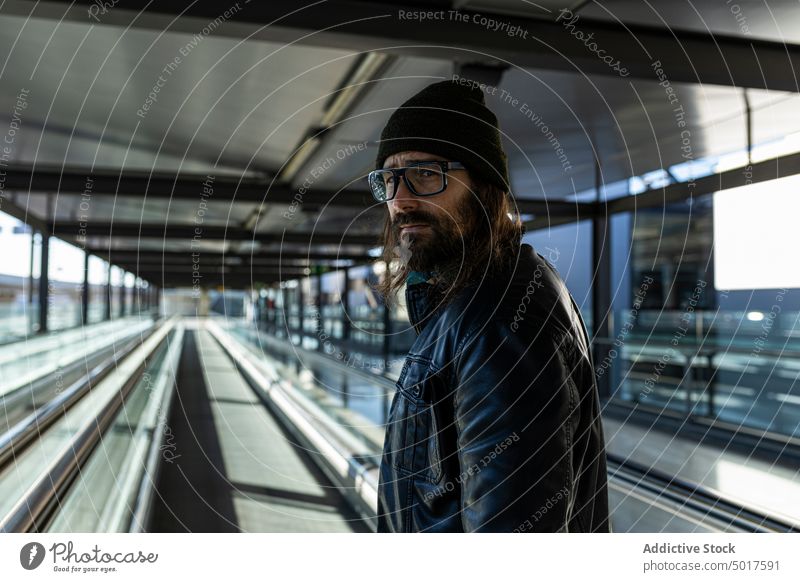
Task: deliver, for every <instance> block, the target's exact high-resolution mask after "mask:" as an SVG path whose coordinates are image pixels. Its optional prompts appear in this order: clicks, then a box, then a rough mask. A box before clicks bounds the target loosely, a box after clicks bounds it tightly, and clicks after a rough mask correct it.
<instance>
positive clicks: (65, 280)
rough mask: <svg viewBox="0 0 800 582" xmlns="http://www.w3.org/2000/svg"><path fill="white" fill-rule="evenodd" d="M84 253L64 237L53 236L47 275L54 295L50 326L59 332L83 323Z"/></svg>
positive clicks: (49, 317)
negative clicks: (64, 239) (63, 239)
mask: <svg viewBox="0 0 800 582" xmlns="http://www.w3.org/2000/svg"><path fill="white" fill-rule="evenodd" d="M83 260H84V252H83V251H82V250H81V249H79V248H78V247H75V246H73V245H71V244H69V243H66V242H64V241H62V240H61V239H58V238H55V237H50V254H49V258H48V269H47V277H48V282H49V291H50V296H49V297H48V308H47V319H48V321H47V329H48V330H50V331H55V330H58V329H66V328H69V327H75V326H77V325H80V324H81V321H82V310H83V303H82V298H81V294H82V292H83V277H84V272H83V267H84V263H83Z"/></svg>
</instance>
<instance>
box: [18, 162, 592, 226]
mask: <svg viewBox="0 0 800 582" xmlns="http://www.w3.org/2000/svg"><path fill="white" fill-rule="evenodd" d="M204 187H205V188H206V190H204ZM5 188H6V190H7V191H18V192H40V193H47V192H58V193H59V195H64V194H72V195H83V194H84V193H87V192H88V195H90V196H115V195H116V196H134V197H136V198H144V197H147V198H166V199H170V200H194V201H196V202H197V203H198V204H199V203H200V202H201V201H216V202H257V203H262V202H268V203H273V204H287V205H296V206H299V207H302V208H303V210H306V211H308V210H313V209H318V208H322V207H325V206H326V205H327V206H337V207H353V208H370V207H374V209H375V210H379V209H381V208H382V205H381V204H378V203H376V202H375V200H374V199H373V198H372V195H371V194H370V193H369V192H367V191H362V190H342V191H340V192H335V191H331V190H321V189H320V190H315V189H314V188H313V186H311V187H309V188H308V189H307V190H305V191H304V192H303V193H302V194H300V193H299V191H298V190H297V189H294V188H291V187H290V186H288V185H286V184H279V183H274V184H270V183H269V182H267V181H262V180H255V179H252V178H247V179H243V180H239V178H233V177H230V176H217V177H214V178H213V179H209V176H208V175H207V174H185V173H182V174H165V173H163V172H162V173H154V174H152V175H150V174H149V173H148V172H140V171H129V170H125V171H123V170H119V169H109V168H106V169H102V170H94V171H89V170H88V169H81V168H76V167H72V168H64V169H53V168H40V167H36V168H34V167H32V166H17V167H13V168H8V169H7V170H6V183H5ZM209 188H210V190H209ZM209 192H210V194H209ZM516 203H517V207H518V208H519V211H520V212H522V213H523V214H541V213H549V214H558V215H559V216H561V215H570V214H573V213H575V212H576V210H580V209H583V210H584V211H588V210H589V207H590V205H585V204H583V203H578V202H565V201H563V200H542V199H536V200H531V199H517V200H516Z"/></svg>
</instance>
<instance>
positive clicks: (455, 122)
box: [375, 81, 509, 192]
mask: <svg viewBox="0 0 800 582" xmlns="http://www.w3.org/2000/svg"><path fill="white" fill-rule="evenodd" d="M405 151H420V152H427V153H430V154H434V155H438V156H442V157H445V158H447V159H448V160H449V161H451V162H461V163H462V164H464V166H466V168H467V169H468V170H469V172H470V173H471V174H473V175H476V176H478V177H480V178H482V179H484V180H485V181H487V182H489V183H490V184H494V185H496V186H498V187H499V188H500V189H502V190H503V191H506V192H507V191H508V190H509V181H508V161H507V159H506V154H505V152H504V151H503V145H502V143H501V141H500V131H499V130H498V125H497V117H496V116H495V114H494V113H492V111H491V110H490V109H489V108H488V107H486V102H485V101H484V98H483V91H482V90H481V89H479V88H478V87H475V86H474V85H470V84H462V83H460V82H458V81H441V82H439V83H434V84H433V85H428V86H427V87H425V88H424V89H423V90H422V91H420V92H419V93H417V94H416V95H414V96H413V97H411V98H410V99H409V100H408V101H406V102H405V103H403V104H402V105H401V106H400V107H398V108H397V110H395V112H394V113H393V114H392V116H391V117H390V118H389V121H388V122H387V123H386V127H384V128H383V132H381V141H380V145H379V147H378V157H377V159H376V160H375V167H376V168H382V167H383V164H384V162H385V161H386V158H388V157H389V156H391V155H393V154H396V153H398V152H405Z"/></svg>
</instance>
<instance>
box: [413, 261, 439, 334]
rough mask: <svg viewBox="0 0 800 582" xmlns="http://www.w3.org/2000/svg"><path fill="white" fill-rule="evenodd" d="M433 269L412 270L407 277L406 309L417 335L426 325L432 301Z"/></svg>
mask: <svg viewBox="0 0 800 582" xmlns="http://www.w3.org/2000/svg"><path fill="white" fill-rule="evenodd" d="M434 275H435V273H433V272H432V271H411V273H409V275H408V277H407V278H406V309H407V310H408V320H409V321H410V322H411V325H413V326H414V330H415V331H416V332H417V335H419V333H420V332H421V331H422V328H423V327H424V325H423V321H424V320H425V319H426V318H427V317H428V315H429V311H430V309H431V305H432V302H431V300H430V290H431V288H432V277H433V276H434Z"/></svg>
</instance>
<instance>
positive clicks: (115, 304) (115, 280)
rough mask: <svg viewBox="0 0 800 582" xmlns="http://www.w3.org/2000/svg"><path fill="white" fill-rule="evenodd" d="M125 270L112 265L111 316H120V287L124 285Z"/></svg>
mask: <svg viewBox="0 0 800 582" xmlns="http://www.w3.org/2000/svg"><path fill="white" fill-rule="evenodd" d="M123 273H124V271H123V270H122V269H120V268H119V267H117V266H116V265H112V267H111V318H112V319H116V318H118V317H120V314H121V312H120V310H121V308H122V301H121V300H120V289H121V287H122V275H123Z"/></svg>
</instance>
